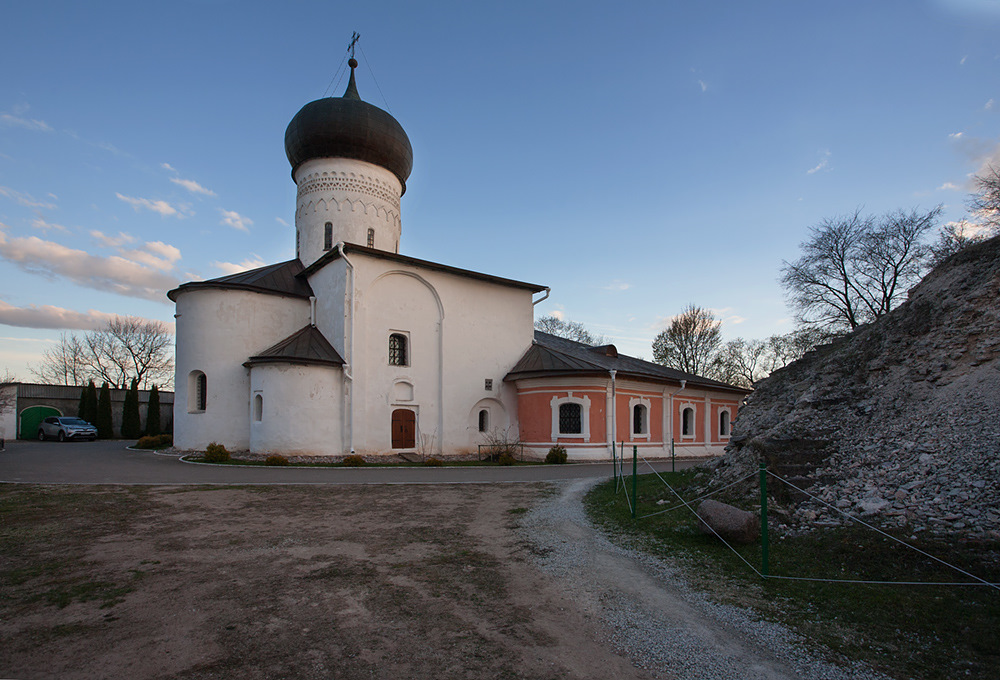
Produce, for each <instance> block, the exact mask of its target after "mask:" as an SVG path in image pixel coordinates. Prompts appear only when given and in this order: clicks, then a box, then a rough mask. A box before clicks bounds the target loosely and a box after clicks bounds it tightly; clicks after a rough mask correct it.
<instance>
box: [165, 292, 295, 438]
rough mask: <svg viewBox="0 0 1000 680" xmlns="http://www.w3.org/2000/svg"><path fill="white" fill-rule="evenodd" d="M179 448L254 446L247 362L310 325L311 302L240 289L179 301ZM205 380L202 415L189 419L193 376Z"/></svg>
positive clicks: (176, 397)
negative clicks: (194, 373)
mask: <svg viewBox="0 0 1000 680" xmlns="http://www.w3.org/2000/svg"><path fill="white" fill-rule="evenodd" d="M175 318H176V322H177V335H176V342H177V345H176V356H175V369H174V445H175V446H176V447H177V448H179V449H195V450H200V449H204V448H205V446H206V445H207V444H209V443H210V442H213V441H215V442H218V443H220V444H224V445H225V446H226V447H227V448H229V449H233V450H246V449H248V448H249V446H250V412H249V411H250V376H249V369H247V368H246V367H244V366H243V362H245V361H246V360H247V359H249V358H250V357H251V356H253V355H254V354H257V353H259V352H261V351H263V350H265V349H267V348H268V347H270V346H272V345H274V344H276V343H278V342H280V341H281V340H284V339H285V338H287V337H288V336H289V335H291V334H292V333H294V332H295V331H297V330H299V329H301V328H303V327H304V326H305V325H306V324H308V323H309V302H308V301H306V300H301V299H298V298H290V297H283V296H279V295H264V294H261V293H253V292H249V291H242V290H226V289H211V288H208V289H195V290H190V291H184V292H182V293H180V294H179V295H178V297H177V310H176V314H175ZM192 371H202V372H204V373H205V376H206V385H207V388H208V389H207V399H206V408H205V411H204V412H201V413H192V412H189V411H191V410H193V409H192V408H190V407H191V406H193V405H194V402H193V400H192V399H190V397H191V396H193V395H190V394H189V387H190V385H189V383H190V382H191V381H190V380H189V376H190V375H191V372H192Z"/></svg>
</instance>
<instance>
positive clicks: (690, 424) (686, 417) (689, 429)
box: [681, 406, 694, 437]
mask: <svg viewBox="0 0 1000 680" xmlns="http://www.w3.org/2000/svg"><path fill="white" fill-rule="evenodd" d="M681 436H683V437H693V436H694V409H693V408H691V407H690V406H689V407H687V408H686V409H684V410H683V411H682V412H681Z"/></svg>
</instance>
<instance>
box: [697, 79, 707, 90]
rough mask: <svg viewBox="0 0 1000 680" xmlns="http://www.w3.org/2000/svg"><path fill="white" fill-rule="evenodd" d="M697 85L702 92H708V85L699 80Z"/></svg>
mask: <svg viewBox="0 0 1000 680" xmlns="http://www.w3.org/2000/svg"><path fill="white" fill-rule="evenodd" d="M698 85H699V86H700V87H701V91H702V92H708V83H706V82H705V81H704V80H699V81H698Z"/></svg>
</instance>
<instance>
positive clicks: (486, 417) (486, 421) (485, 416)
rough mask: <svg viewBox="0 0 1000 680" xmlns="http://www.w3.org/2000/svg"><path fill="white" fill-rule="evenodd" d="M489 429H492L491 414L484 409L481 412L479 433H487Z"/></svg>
mask: <svg viewBox="0 0 1000 680" xmlns="http://www.w3.org/2000/svg"><path fill="white" fill-rule="evenodd" d="M488 429H490V412H489V411H487V410H486V409H482V410H481V411H480V412H479V431H480V432H486V431H487V430H488Z"/></svg>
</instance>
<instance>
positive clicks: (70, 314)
mask: <svg viewBox="0 0 1000 680" xmlns="http://www.w3.org/2000/svg"><path fill="white" fill-rule="evenodd" d="M114 317H115V315H114V314H108V313H106V312H98V311H97V310H94V309H91V310H88V311H86V312H74V311H73V310H71V309H64V308H62V307H56V306H54V305H41V306H37V305H28V306H27V307H15V306H13V305H10V304H7V303H6V302H4V301H2V300H0V324H3V325H4V326H17V327H19V328H54V329H66V330H80V331H93V330H97V329H98V328H101V327H102V326H104V325H105V324H106V323H107V322H108V321H110V320H111V319H113V318H114Z"/></svg>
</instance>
